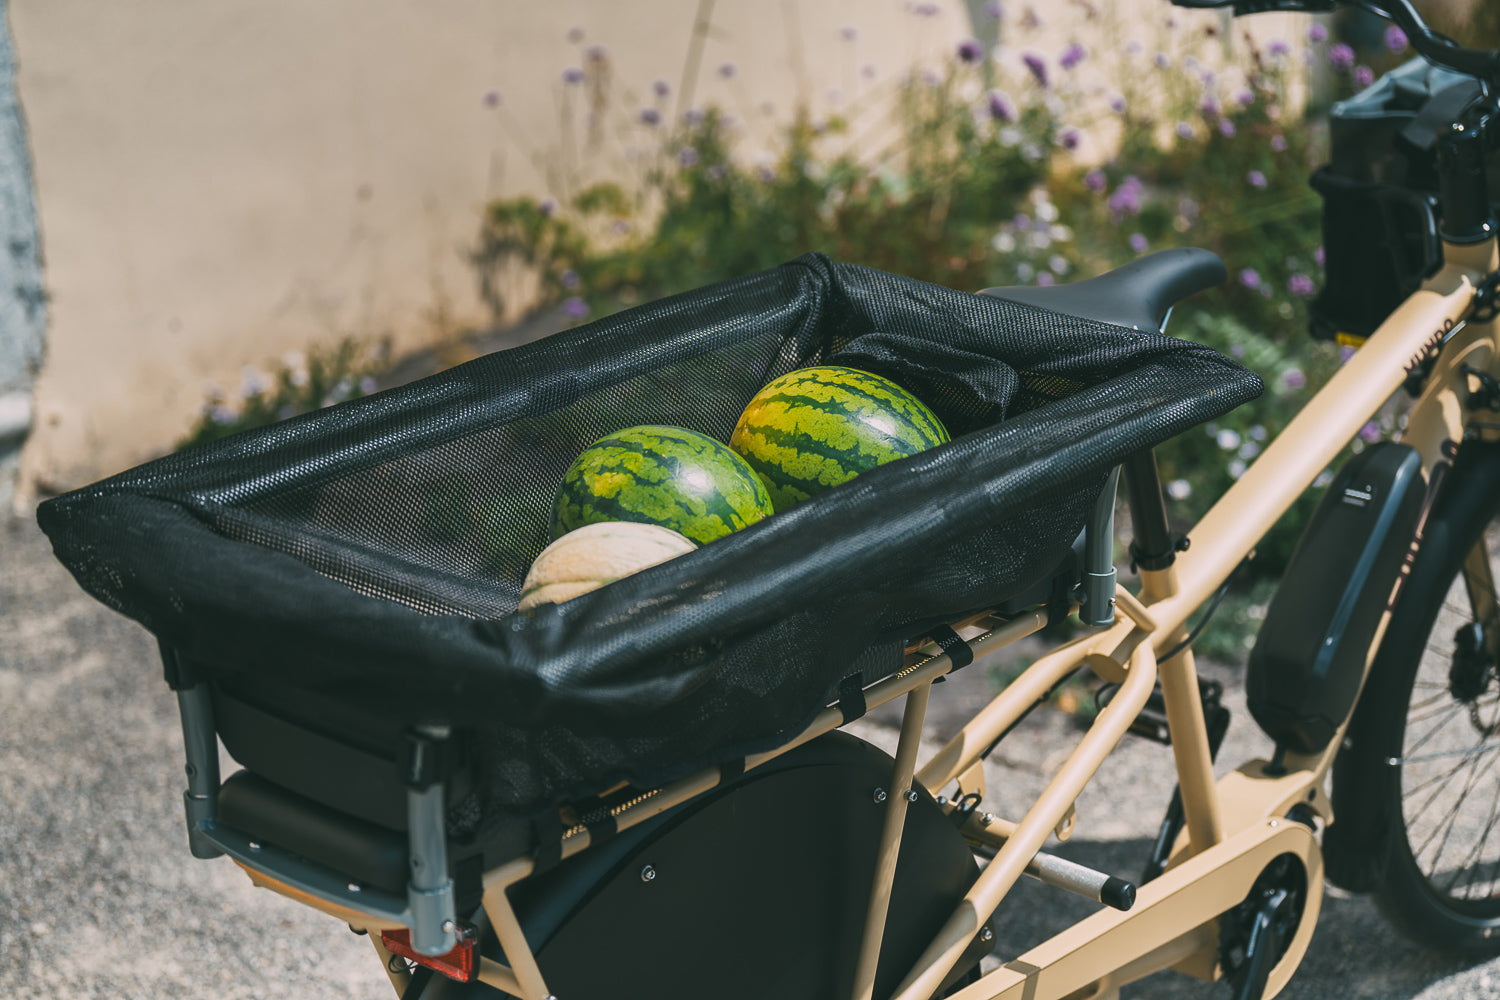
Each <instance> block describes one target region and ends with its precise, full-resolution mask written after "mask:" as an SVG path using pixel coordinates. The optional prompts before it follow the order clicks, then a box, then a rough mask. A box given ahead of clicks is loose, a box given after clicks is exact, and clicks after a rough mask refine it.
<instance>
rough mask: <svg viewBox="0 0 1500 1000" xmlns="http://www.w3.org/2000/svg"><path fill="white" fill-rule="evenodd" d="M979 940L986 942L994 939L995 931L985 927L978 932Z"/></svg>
mask: <svg viewBox="0 0 1500 1000" xmlns="http://www.w3.org/2000/svg"><path fill="white" fill-rule="evenodd" d="M979 940H981V941H984V942H986V943H988V942H990V941H993V940H995V932H994V931H992V930H990V929H989V928H988V927H986V928H985V929H984V930H982V931H980V932H979Z"/></svg>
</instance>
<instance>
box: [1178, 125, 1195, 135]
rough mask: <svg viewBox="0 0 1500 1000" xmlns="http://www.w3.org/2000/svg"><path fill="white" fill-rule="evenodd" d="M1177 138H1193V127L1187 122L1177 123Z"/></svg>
mask: <svg viewBox="0 0 1500 1000" xmlns="http://www.w3.org/2000/svg"><path fill="white" fill-rule="evenodd" d="M1177 137H1178V138H1179V139H1191V138H1192V137H1193V126H1192V125H1191V124H1189V123H1188V122H1178V123H1177Z"/></svg>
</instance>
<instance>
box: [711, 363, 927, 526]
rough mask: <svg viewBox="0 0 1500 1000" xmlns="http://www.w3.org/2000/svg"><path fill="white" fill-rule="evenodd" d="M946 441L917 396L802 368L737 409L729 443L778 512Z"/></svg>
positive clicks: (858, 377) (854, 373) (844, 371)
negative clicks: (762, 482) (741, 409)
mask: <svg viewBox="0 0 1500 1000" xmlns="http://www.w3.org/2000/svg"><path fill="white" fill-rule="evenodd" d="M947 440H948V432H947V431H946V430H945V429H944V428H943V425H942V424H941V423H940V422H939V421H938V418H937V417H935V416H933V413H932V411H931V410H929V409H928V408H927V407H926V406H924V405H923V404H922V402H921V400H919V399H917V397H915V396H913V395H912V394H911V393H909V392H907V391H906V390H905V389H903V388H901V387H900V386H899V385H897V384H896V383H894V382H892V381H890V380H889V379H885V378H881V377H880V376H879V375H872V374H870V373H869V372H862V371H859V370H858V369H855V368H844V367H840V366H837V365H826V366H822V367H817V368H800V369H798V370H797V371H794V372H790V373H788V374H786V375H783V376H781V377H780V378H778V379H775V380H773V381H771V382H770V383H769V384H767V385H766V387H765V388H763V389H761V391H760V392H758V393H757V394H756V395H755V398H754V399H752V400H750V405H748V406H746V407H745V411H744V413H742V414H740V419H739V423H738V424H737V425H736V426H735V428H734V434H733V436H731V437H730V439H729V446H730V447H731V448H733V449H734V450H735V451H737V452H739V453H740V454H741V455H742V456H744V458H745V461H747V462H749V463H750V467H751V468H753V469H754V470H755V471H756V472H757V473H759V474H760V477H761V478H762V479H764V480H765V481H766V486H767V487H768V488H769V489H770V491H771V500H772V503H773V504H774V505H775V507H776V509H777V510H785V509H786V508H788V507H790V506H792V505H793V504H795V503H799V502H801V501H803V500H806V499H807V498H808V497H810V496H813V495H814V494H816V493H821V492H822V491H823V490H826V489H828V488H829V487H832V486H837V485H838V484H839V483H842V482H845V481H847V480H850V479H853V478H854V477H855V476H857V475H859V474H860V473H861V472H868V471H869V470H871V469H873V468H875V467H876V466H877V465H884V464H885V463H886V462H893V461H895V460H896V459H898V458H905V457H907V456H908V455H915V454H917V453H918V452H921V451H925V450H927V449H928V448H931V447H933V446H935V445H939V444H943V443H945V442H946V441H947Z"/></svg>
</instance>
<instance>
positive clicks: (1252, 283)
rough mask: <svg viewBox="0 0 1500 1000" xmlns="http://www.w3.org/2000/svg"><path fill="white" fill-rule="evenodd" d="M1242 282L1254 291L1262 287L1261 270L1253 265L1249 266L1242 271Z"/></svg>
mask: <svg viewBox="0 0 1500 1000" xmlns="http://www.w3.org/2000/svg"><path fill="white" fill-rule="evenodd" d="M1240 284H1242V285H1244V286H1245V287H1246V288H1248V289H1250V290H1251V291H1252V292H1253V291H1255V290H1256V289H1257V288H1259V287H1260V272H1259V271H1257V270H1256V269H1255V268H1253V267H1247V268H1245V269H1244V270H1243V271H1241V272H1240Z"/></svg>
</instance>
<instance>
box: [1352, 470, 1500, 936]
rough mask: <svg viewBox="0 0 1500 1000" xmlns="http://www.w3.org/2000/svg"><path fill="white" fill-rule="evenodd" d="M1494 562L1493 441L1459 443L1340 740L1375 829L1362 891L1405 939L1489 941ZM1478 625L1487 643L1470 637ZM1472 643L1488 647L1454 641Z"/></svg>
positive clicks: (1498, 644) (1497, 479) (1492, 921)
mask: <svg viewBox="0 0 1500 1000" xmlns="http://www.w3.org/2000/svg"><path fill="white" fill-rule="evenodd" d="M1480 544H1483V545H1484V546H1485V549H1484V551H1485V553H1486V562H1487V564H1488V566H1490V567H1491V570H1490V581H1489V583H1488V584H1487V586H1488V587H1489V588H1491V589H1490V596H1489V599H1488V602H1487V603H1488V610H1487V611H1486V612H1485V614H1484V615H1476V613H1475V611H1474V607H1473V602H1472V601H1471V600H1470V598H1469V594H1468V591H1467V588H1466V580H1467V579H1470V578H1472V577H1475V576H1479V577H1481V578H1482V574H1474V573H1470V574H1467V575H1466V573H1465V568H1464V566H1465V560H1466V558H1467V557H1468V555H1469V554H1470V553H1471V552H1475V551H1476V549H1477V546H1479V545H1480ZM1497 569H1500V448H1497V447H1496V446H1493V445H1481V444H1467V445H1465V450H1464V452H1463V453H1461V454H1460V456H1459V458H1458V460H1457V461H1456V462H1455V464H1454V468H1453V469H1452V472H1451V475H1450V478H1449V480H1448V483H1447V485H1446V487H1445V489H1444V490H1443V493H1442V496H1441V497H1440V499H1439V502H1438V504H1437V505H1436V506H1435V507H1434V510H1433V513H1432V516H1431V517H1430V518H1429V520H1428V522H1427V525H1426V526H1425V528H1424V530H1423V537H1422V542H1421V545H1420V548H1419V552H1418V555H1417V558H1416V560H1415V561H1414V563H1413V565H1412V572H1411V576H1410V578H1409V579H1408V581H1407V583H1406V586H1405V589H1404V591H1403V592H1402V595H1401V597H1400V600H1399V603H1398V604H1397V606H1396V609H1395V611H1394V612H1393V614H1392V617H1391V621H1390V624H1389V626H1388V628H1387V631H1386V634H1385V637H1384V639H1383V640H1382V643H1381V648H1380V651H1379V654H1378V655H1377V658H1376V661H1375V664H1374V667H1373V669H1372V671H1371V674H1370V678H1369V681H1368V682H1367V684H1366V688H1365V691H1364V693H1363V694H1362V696H1361V698H1360V701H1359V706H1358V708H1357V709H1356V714H1355V718H1354V721H1353V725H1352V726H1351V734H1352V735H1353V736H1354V738H1353V739H1352V740H1351V741H1350V744H1349V746H1350V748H1351V750H1352V751H1353V754H1354V759H1353V760H1351V761H1350V764H1351V765H1352V768H1351V770H1355V771H1358V772H1359V774H1358V775H1357V777H1356V780H1357V782H1358V784H1359V786H1360V787H1361V788H1362V789H1364V790H1366V792H1368V793H1370V794H1373V795H1375V796H1377V799H1378V801H1376V802H1375V803H1373V806H1374V809H1373V811H1371V812H1370V813H1369V814H1368V815H1370V816H1374V817H1379V818H1380V819H1381V820H1382V821H1383V825H1384V827H1385V830H1384V833H1383V836H1381V837H1380V838H1379V840H1378V842H1377V843H1378V845H1379V846H1378V847H1377V848H1376V849H1377V851H1378V852H1379V853H1378V855H1377V857H1376V858H1375V859H1374V860H1375V861H1376V866H1377V869H1378V872H1379V874H1378V877H1377V878H1376V879H1375V881H1374V884H1373V885H1372V887H1371V892H1372V896H1373V899H1374V902H1375V904H1376V906H1377V908H1378V909H1379V910H1380V912H1381V913H1382V915H1383V916H1384V917H1385V918H1386V919H1387V920H1388V921H1389V922H1390V923H1391V924H1392V925H1393V926H1394V927H1395V928H1396V929H1397V930H1398V931H1400V932H1401V933H1402V934H1404V935H1405V936H1406V937H1408V938H1410V939H1411V940H1413V941H1415V942H1417V943H1419V944H1422V945H1425V946H1427V947H1430V948H1433V949H1435V950H1440V951H1446V952H1457V953H1466V954H1479V953H1490V952H1495V951H1500V678H1497V670H1496V660H1497V657H1496V656H1495V655H1494V652H1495V651H1496V650H1500V615H1497V614H1496V611H1495V601H1494V596H1493V580H1494V574H1495V572H1496V571H1497ZM1481 607H1483V602H1481ZM1476 618H1484V619H1485V620H1484V621H1480V622H1479V623H1478V625H1477V626H1476ZM1486 625H1488V626H1489V627H1490V628H1491V629H1492V633H1491V641H1490V642H1489V643H1488V644H1486V643H1484V642H1482V641H1481V642H1478V643H1475V642H1474V641H1472V640H1473V638H1474V637H1475V636H1476V635H1477V634H1478V633H1475V632H1474V631H1473V630H1474V629H1475V628H1476V627H1478V628H1479V629H1481V631H1482V630H1483V628H1484V626H1486ZM1466 636H1467V637H1468V641H1466V639H1465V637H1466ZM1475 645H1478V646H1481V647H1483V646H1485V645H1487V646H1488V650H1489V652H1485V651H1484V650H1482V649H1481V650H1479V651H1477V652H1469V651H1467V650H1469V649H1470V647H1472V646H1475ZM1455 664H1458V666H1457V667H1455ZM1337 821H1338V818H1337V817H1335V823H1337Z"/></svg>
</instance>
